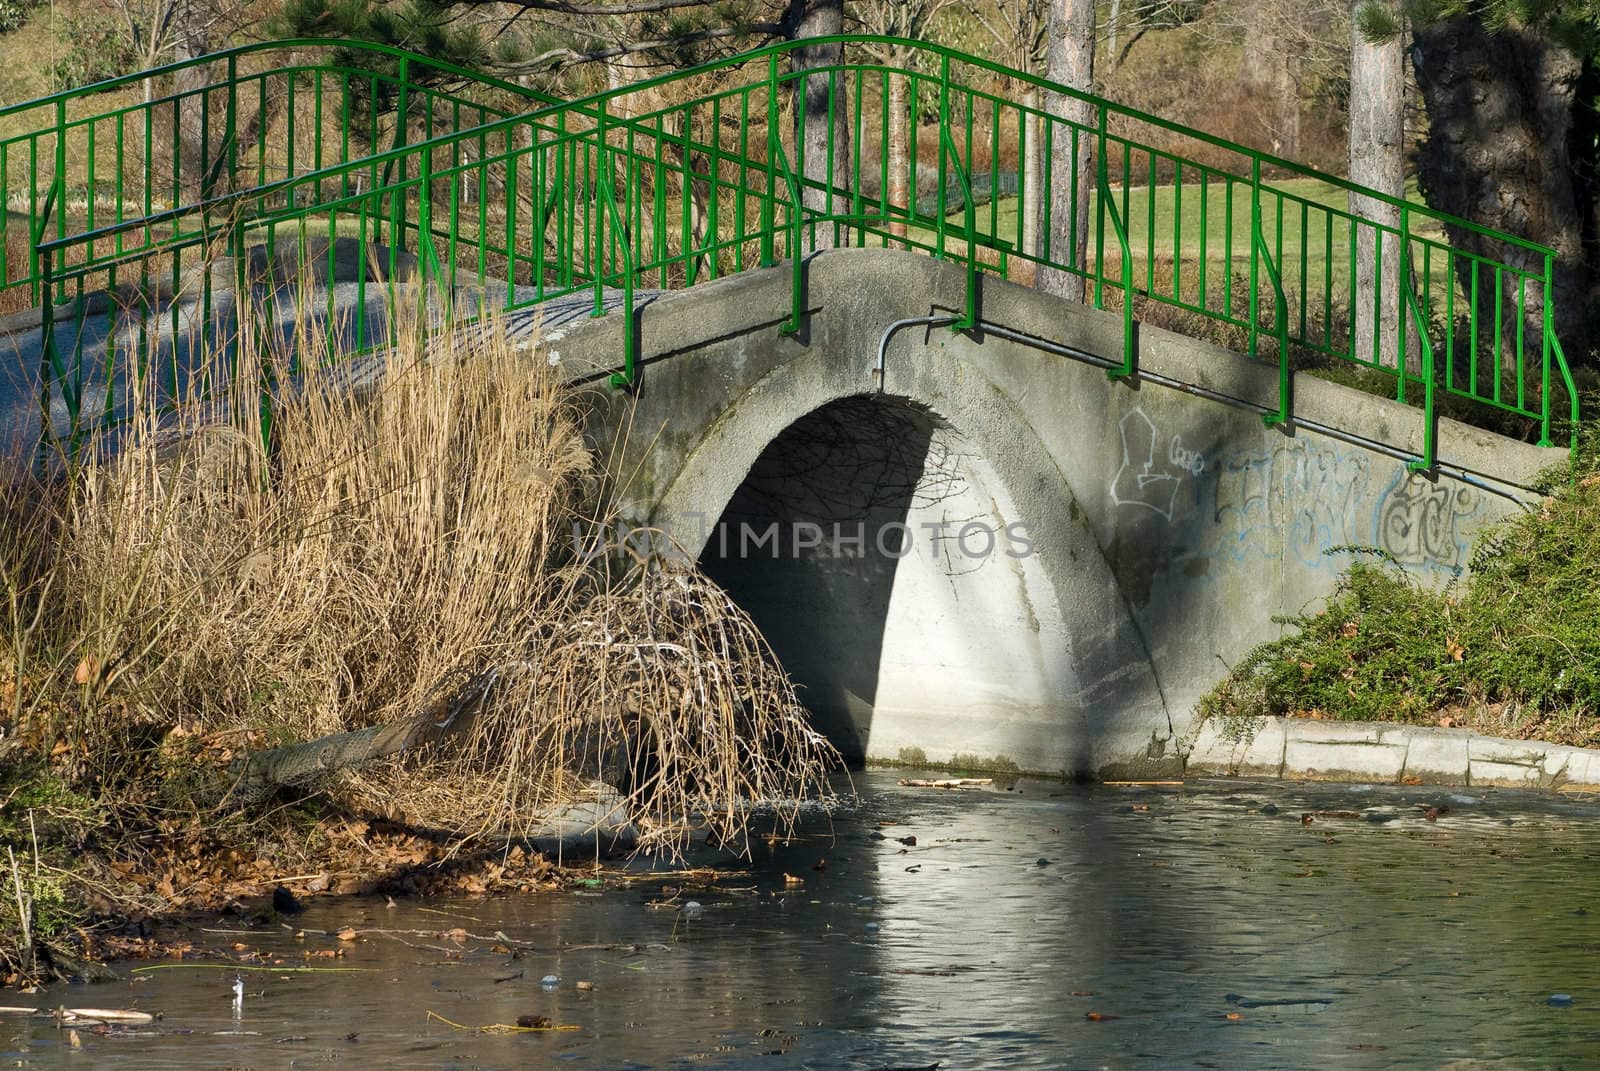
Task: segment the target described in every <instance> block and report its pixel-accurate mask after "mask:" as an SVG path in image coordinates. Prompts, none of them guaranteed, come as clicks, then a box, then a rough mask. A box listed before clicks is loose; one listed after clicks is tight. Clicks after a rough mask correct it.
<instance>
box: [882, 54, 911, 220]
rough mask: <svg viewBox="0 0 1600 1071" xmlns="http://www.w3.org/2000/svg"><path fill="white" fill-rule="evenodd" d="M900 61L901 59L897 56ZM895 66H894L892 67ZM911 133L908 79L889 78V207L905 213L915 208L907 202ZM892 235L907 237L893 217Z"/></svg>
mask: <svg viewBox="0 0 1600 1071" xmlns="http://www.w3.org/2000/svg"><path fill="white" fill-rule="evenodd" d="M896 58H898V57H896ZM892 65H893V64H891V66H892ZM910 131H911V117H910V116H909V115H907V114H906V79H905V78H904V77H903V76H901V75H895V74H891V75H890V76H889V129H888V130H887V131H885V133H884V136H885V137H887V138H888V139H889V144H888V146H887V147H886V148H887V150H888V153H889V190H888V204H890V205H892V206H894V207H895V208H899V209H902V210H905V211H908V212H909V210H910V209H911V208H912V204H911V202H910V200H909V199H908V187H909V185H910V182H909V179H908V178H907V175H906V148H907V144H908V142H907V139H908V137H909V135H910ZM889 233H890V234H895V235H899V236H900V237H902V238H903V237H905V233H906V222H905V219H904V218H902V217H894V218H892V219H891V220H890V222H889Z"/></svg>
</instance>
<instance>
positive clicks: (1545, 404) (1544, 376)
mask: <svg viewBox="0 0 1600 1071" xmlns="http://www.w3.org/2000/svg"><path fill="white" fill-rule="evenodd" d="M1554 275H1555V256H1554V255H1553V254H1551V253H1546V254H1545V255H1544V314H1543V316H1542V317H1541V320H1542V321H1543V327H1544V329H1543V330H1542V331H1540V332H1539V338H1540V345H1541V348H1542V349H1543V353H1542V354H1541V355H1540V363H1539V368H1540V376H1539V380H1540V384H1541V387H1540V393H1539V398H1540V403H1539V412H1540V420H1539V445H1540V446H1550V445H1551V439H1550V335H1551V332H1552V330H1553V325H1554V322H1555V321H1554V319H1553V317H1552V315H1551V312H1550V302H1551V297H1552V294H1553V292H1554V289H1555V288H1554V287H1553V286H1552V285H1551V282H1552V279H1553V278H1554Z"/></svg>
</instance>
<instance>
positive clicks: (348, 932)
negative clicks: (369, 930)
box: [335, 926, 358, 941]
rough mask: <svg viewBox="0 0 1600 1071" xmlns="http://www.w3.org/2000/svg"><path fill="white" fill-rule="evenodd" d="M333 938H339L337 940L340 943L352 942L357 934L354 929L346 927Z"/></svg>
mask: <svg viewBox="0 0 1600 1071" xmlns="http://www.w3.org/2000/svg"><path fill="white" fill-rule="evenodd" d="M335 936H337V937H338V938H339V940H341V941H354V940H355V939H356V937H357V936H358V935H357V933H356V931H355V927H353V926H346V927H345V928H344V929H342V930H340V931H339V932H338V933H337V934H336V935H335Z"/></svg>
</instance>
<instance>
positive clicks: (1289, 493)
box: [1195, 439, 1371, 568]
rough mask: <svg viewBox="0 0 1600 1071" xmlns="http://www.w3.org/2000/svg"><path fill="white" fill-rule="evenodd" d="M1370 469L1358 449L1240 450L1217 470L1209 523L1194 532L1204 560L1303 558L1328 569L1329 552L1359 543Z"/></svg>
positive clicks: (1295, 445) (1293, 446) (1294, 442)
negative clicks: (1219, 557) (1253, 557)
mask: <svg viewBox="0 0 1600 1071" xmlns="http://www.w3.org/2000/svg"><path fill="white" fill-rule="evenodd" d="M1370 483H1371V477H1370V472H1369V463H1368V459H1367V457H1366V455H1365V454H1363V453H1361V452H1360V451H1355V450H1342V449H1330V448H1328V447H1324V446H1320V445H1314V444H1312V443H1309V442H1307V441H1306V440H1304V439H1288V440H1284V441H1282V442H1279V443H1276V444H1274V445H1272V446H1271V447H1269V448H1266V449H1259V448H1258V449H1255V450H1244V451H1239V452H1237V453H1235V454H1233V455H1231V456H1230V457H1228V458H1226V459H1225V460H1224V461H1223V462H1222V463H1221V464H1220V465H1217V466H1216V479H1215V481H1214V482H1213V488H1214V489H1213V498H1212V506H1213V508H1212V510H1211V513H1210V516H1209V518H1204V519H1205V520H1209V522H1210V523H1204V524H1202V525H1201V526H1200V529H1199V530H1198V531H1197V532H1196V533H1195V535H1196V536H1197V543H1198V544H1199V545H1198V546H1197V547H1196V548H1195V550H1196V552H1197V553H1198V554H1199V555H1200V556H1204V557H1215V556H1217V555H1225V556H1227V557H1230V558H1233V559H1234V560H1242V559H1244V558H1246V557H1250V556H1258V557H1262V558H1269V559H1279V558H1284V557H1290V556H1292V557H1294V558H1297V559H1298V560H1299V561H1300V562H1302V563H1303V564H1305V565H1307V566H1310V567H1311V568H1322V567H1323V566H1325V565H1328V564H1330V563H1329V559H1328V558H1327V556H1326V555H1325V554H1324V553H1323V551H1324V550H1326V549H1327V548H1328V547H1331V546H1339V545H1341V544H1346V543H1356V542H1361V541H1362V540H1363V539H1364V538H1365V535H1366V533H1365V532H1364V531H1363V528H1364V525H1363V524H1362V520H1361V518H1362V517H1363V515H1364V514H1365V513H1366V510H1365V509H1364V508H1363V499H1364V497H1365V496H1366V494H1367V488H1368V487H1369V486H1370Z"/></svg>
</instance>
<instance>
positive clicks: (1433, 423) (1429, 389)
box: [1379, 205, 1439, 472]
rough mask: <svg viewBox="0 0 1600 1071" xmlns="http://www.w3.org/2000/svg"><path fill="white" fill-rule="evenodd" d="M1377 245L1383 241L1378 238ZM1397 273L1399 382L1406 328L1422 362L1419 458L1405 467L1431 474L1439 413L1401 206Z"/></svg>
mask: <svg viewBox="0 0 1600 1071" xmlns="http://www.w3.org/2000/svg"><path fill="white" fill-rule="evenodd" d="M1379 241H1380V242H1381V241H1382V237H1381V235H1380V237H1379ZM1398 267H1399V272H1400V282H1399V291H1400V292H1399V294H1397V295H1396V297H1397V298H1398V300H1399V303H1400V307H1399V308H1398V309H1396V310H1395V311H1396V315H1397V319H1398V321H1399V323H1398V325H1397V326H1398V328H1399V335H1400V338H1399V342H1398V345H1399V347H1400V352H1399V354H1398V355H1397V356H1396V361H1397V362H1398V363H1397V364H1396V371H1398V372H1399V373H1400V378H1401V381H1402V382H1404V380H1405V376H1406V336H1407V335H1408V334H1409V333H1410V332H1409V330H1408V324H1413V325H1415V327H1416V330H1417V349H1418V350H1419V351H1420V352H1419V353H1418V354H1417V356H1418V357H1420V358H1421V361H1420V362H1419V365H1420V367H1421V369H1422V457H1420V458H1418V459H1416V460H1413V461H1410V462H1408V463H1407V465H1406V468H1407V469H1408V470H1409V471H1411V472H1432V471H1433V466H1434V461H1435V455H1436V453H1437V447H1438V437H1439V413H1438V410H1437V409H1436V408H1435V406H1434V400H1433V378H1434V377H1433V340H1432V339H1431V338H1429V337H1428V323H1427V321H1426V320H1424V319H1423V318H1422V306H1421V304H1420V303H1419V302H1418V301H1417V296H1416V294H1415V293H1414V292H1413V291H1412V289H1411V207H1410V206H1409V205H1401V206H1400V263H1399V265H1398Z"/></svg>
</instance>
